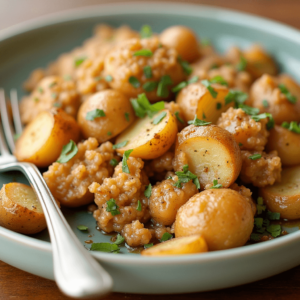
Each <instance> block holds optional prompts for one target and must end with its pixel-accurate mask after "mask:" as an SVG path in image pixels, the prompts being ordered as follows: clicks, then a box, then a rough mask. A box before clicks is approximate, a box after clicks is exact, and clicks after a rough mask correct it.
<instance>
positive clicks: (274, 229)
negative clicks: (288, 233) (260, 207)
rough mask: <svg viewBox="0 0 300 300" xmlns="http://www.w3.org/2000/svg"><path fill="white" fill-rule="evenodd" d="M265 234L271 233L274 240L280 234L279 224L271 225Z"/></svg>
mask: <svg viewBox="0 0 300 300" xmlns="http://www.w3.org/2000/svg"><path fill="white" fill-rule="evenodd" d="M267 232H269V233H271V235H272V237H274V238H276V237H278V236H279V235H280V234H281V226H280V225H279V224H272V225H269V226H267Z"/></svg>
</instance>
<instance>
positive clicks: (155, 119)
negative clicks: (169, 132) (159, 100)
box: [153, 111, 167, 125]
mask: <svg viewBox="0 0 300 300" xmlns="http://www.w3.org/2000/svg"><path fill="white" fill-rule="evenodd" d="M166 115H167V113H166V112H165V111H163V112H162V113H161V114H159V115H158V116H157V117H155V118H154V120H153V124H154V125H157V124H159V123H160V122H161V121H162V120H163V119H164V118H165V117H166Z"/></svg>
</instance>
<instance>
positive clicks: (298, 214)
mask: <svg viewBox="0 0 300 300" xmlns="http://www.w3.org/2000/svg"><path fill="white" fill-rule="evenodd" d="M259 193H260V196H262V197H263V199H264V202H265V204H266V205H267V208H268V209H269V210H270V211H272V212H279V213H280V217H281V218H282V219H289V220H295V219H299V218H300V166H295V167H290V168H285V169H283V170H282V173H281V182H277V183H275V184H274V185H272V186H266V187H264V188H261V189H260V190H259Z"/></svg>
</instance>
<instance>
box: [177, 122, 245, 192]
mask: <svg viewBox="0 0 300 300" xmlns="http://www.w3.org/2000/svg"><path fill="white" fill-rule="evenodd" d="M185 164H188V165H189V170H190V171H191V172H192V173H194V174H196V175H197V176H198V178H199V181H200V185H201V189H207V188H210V187H211V186H212V184H213V181H214V180H218V183H219V184H222V186H223V187H229V186H230V185H231V184H232V183H234V182H235V180H236V179H237V177H238V176H239V173H240V171H241V167H242V158H241V152H240V149H239V146H238V145H237V143H236V141H235V139H234V137H233V135H232V134H231V133H229V132H228V131H227V130H225V129H223V128H221V127H218V126H216V125H208V126H194V125H190V126H188V127H186V128H185V129H183V130H182V131H181V132H180V133H179V134H178V136H177V142H176V150H175V163H174V169H175V170H176V171H181V170H182V167H183V165H185Z"/></svg>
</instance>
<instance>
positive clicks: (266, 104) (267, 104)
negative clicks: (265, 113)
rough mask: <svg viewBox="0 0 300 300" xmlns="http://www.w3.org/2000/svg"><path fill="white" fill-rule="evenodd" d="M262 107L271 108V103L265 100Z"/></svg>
mask: <svg viewBox="0 0 300 300" xmlns="http://www.w3.org/2000/svg"><path fill="white" fill-rule="evenodd" d="M262 105H263V107H269V102H268V100H266V99H264V100H263V101H262Z"/></svg>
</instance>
